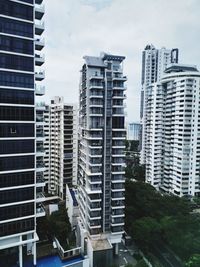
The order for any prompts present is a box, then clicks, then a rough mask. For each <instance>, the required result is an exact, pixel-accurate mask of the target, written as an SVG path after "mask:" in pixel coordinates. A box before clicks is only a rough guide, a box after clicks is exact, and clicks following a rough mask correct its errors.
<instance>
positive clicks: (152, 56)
mask: <svg viewBox="0 0 200 267" xmlns="http://www.w3.org/2000/svg"><path fill="white" fill-rule="evenodd" d="M170 63H178V49H172V50H170V49H166V48H161V49H156V48H155V47H154V46H153V45H147V46H146V48H145V50H144V51H143V52H142V81H141V107H140V121H141V134H140V150H141V154H140V161H141V163H142V164H145V163H146V153H147V149H146V147H145V144H146V142H147V141H146V120H147V118H146V116H147V111H146V106H147V102H148V92H147V88H148V87H149V86H150V85H151V84H153V83H155V82H157V81H159V80H160V79H161V78H162V76H163V73H164V70H165V69H166V67H167V66H168V65H169V64H170Z"/></svg>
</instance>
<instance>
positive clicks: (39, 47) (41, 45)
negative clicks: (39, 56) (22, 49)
mask: <svg viewBox="0 0 200 267" xmlns="http://www.w3.org/2000/svg"><path fill="white" fill-rule="evenodd" d="M44 46H45V41H44V38H36V39H35V49H36V50H39V51H41V50H42V49H43V48H44Z"/></svg>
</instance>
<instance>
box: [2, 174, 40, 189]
mask: <svg viewBox="0 0 200 267" xmlns="http://www.w3.org/2000/svg"><path fill="white" fill-rule="evenodd" d="M34 179H35V178H34V172H33V171H30V172H17V173H7V174H1V175H0V187H1V188H2V187H9V186H20V185H28V184H33V183H34Z"/></svg>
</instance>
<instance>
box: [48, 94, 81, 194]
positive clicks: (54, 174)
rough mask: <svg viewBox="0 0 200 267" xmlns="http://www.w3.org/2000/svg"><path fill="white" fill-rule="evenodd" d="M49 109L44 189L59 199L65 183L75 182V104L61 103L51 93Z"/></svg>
mask: <svg viewBox="0 0 200 267" xmlns="http://www.w3.org/2000/svg"><path fill="white" fill-rule="evenodd" d="M49 112H50V115H49V122H50V125H49V134H50V135H49V147H50V151H49V153H50V157H49V159H50V163H49V185H48V191H49V193H51V194H53V195H57V196H59V197H60V198H62V199H63V198H65V195H66V185H68V186H69V187H72V185H76V184H77V144H78V138H77V106H76V105H75V104H67V103H65V102H64V98H63V97H55V98H54V99H53V100H51V104H50V106H49ZM47 117H48V115H47V112H46V118H47ZM47 128H48V127H46V129H47ZM45 162H46V164H47V161H45Z"/></svg>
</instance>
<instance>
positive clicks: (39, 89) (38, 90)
mask: <svg viewBox="0 0 200 267" xmlns="http://www.w3.org/2000/svg"><path fill="white" fill-rule="evenodd" d="M35 94H36V95H37V96H42V95H45V86H44V85H37V84H36V85H35Z"/></svg>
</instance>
